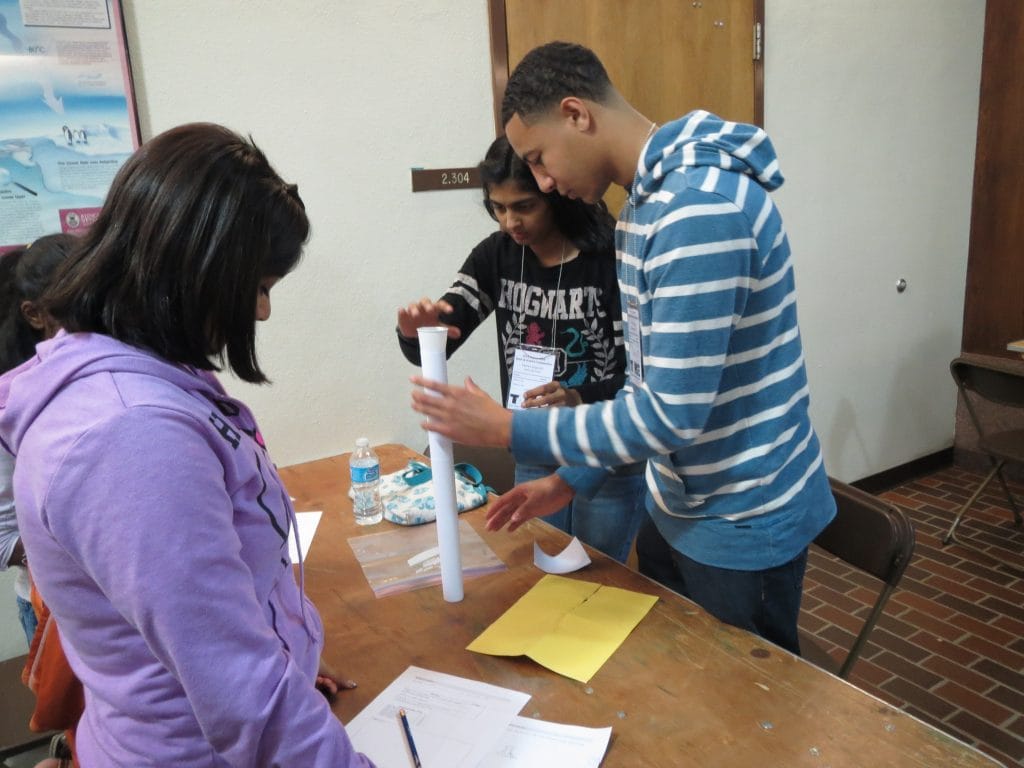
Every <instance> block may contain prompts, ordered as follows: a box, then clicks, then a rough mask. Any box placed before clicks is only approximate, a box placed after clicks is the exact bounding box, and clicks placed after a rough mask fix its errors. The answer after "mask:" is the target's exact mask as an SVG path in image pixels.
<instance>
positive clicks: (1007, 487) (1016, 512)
mask: <svg viewBox="0 0 1024 768" xmlns="http://www.w3.org/2000/svg"><path fill="white" fill-rule="evenodd" d="M999 482H1000V483H1002V484H1003V491H1004V492H1005V493H1006V498H1007V500H1008V501H1009V502H1010V509H1012V510H1013V524H1014V525H1016V526H1017V527H1020V525H1021V518H1020V509H1019V508H1018V507H1017V502H1016V501H1015V500H1014V498H1013V492H1012V491H1011V490H1010V484H1009V483H1007V482H1006V476H1005V475H1004V474H1003V470H1002V467H1001V466H1000V469H999Z"/></svg>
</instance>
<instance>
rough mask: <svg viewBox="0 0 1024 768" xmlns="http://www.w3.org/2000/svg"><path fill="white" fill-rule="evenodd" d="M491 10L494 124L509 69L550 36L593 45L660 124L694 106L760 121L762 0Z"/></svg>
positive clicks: (507, 1)
mask: <svg viewBox="0 0 1024 768" xmlns="http://www.w3.org/2000/svg"><path fill="white" fill-rule="evenodd" d="M490 14H491V55H492V60H493V65H494V91H495V121H496V123H497V130H498V132H501V131H502V130H503V128H504V127H503V126H502V125H501V124H500V122H501V120H500V105H501V96H502V94H503V93H504V90H505V83H506V82H507V80H508V73H509V72H511V71H512V69H514V68H515V65H516V64H517V63H518V62H519V61H520V59H522V58H523V56H524V55H525V54H526V53H527V52H528V51H530V50H531V49H532V48H534V47H536V46H538V45H542V44H543V43H547V42H551V41H552V40H565V41H568V42H574V43H580V44H582V45H585V46H587V47H588V48H590V49H591V50H593V51H594V52H595V53H596V54H597V55H598V57H599V58H600V59H601V61H602V63H604V65H605V68H606V69H607V70H608V75H609V77H610V78H611V80H612V83H613V84H614V85H615V87H616V88H618V90H619V91H620V92H621V93H622V94H623V96H625V97H626V99H627V100H628V101H629V102H630V103H632V104H633V106H635V107H636V108H637V109H638V110H640V112H642V113H643V114H644V115H646V116H647V117H649V118H651V119H652V120H654V121H656V122H658V123H659V124H660V123H664V122H667V121H669V120H674V119H675V118H677V117H680V116H681V115H684V114H686V113H687V112H689V111H691V110H693V109H706V110H708V111H710V112H714V113H715V114H717V115H719V116H721V117H723V118H726V119H728V120H735V121H738V122H746V123H757V124H760V123H761V122H762V121H763V100H762V93H763V91H762V87H761V84H762V71H763V70H762V58H763V57H761V56H760V47H761V46H760V44H759V41H760V40H763V34H762V33H761V30H763V21H764V0H491V2H490ZM755 25H756V26H755ZM755 49H756V50H755ZM623 199H624V193H623V192H622V191H621V190H619V189H618V187H613V188H612V190H610V194H609V196H608V197H607V198H606V201H607V202H608V205H609V208H610V209H611V210H612V211H613V212H615V211H617V210H618V209H619V207H620V206H621V203H622V201H623Z"/></svg>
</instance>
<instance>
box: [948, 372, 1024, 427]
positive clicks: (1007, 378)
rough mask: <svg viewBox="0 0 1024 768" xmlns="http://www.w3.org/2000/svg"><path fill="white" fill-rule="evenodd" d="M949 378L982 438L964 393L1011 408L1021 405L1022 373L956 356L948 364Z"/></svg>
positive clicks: (1023, 395) (1023, 403) (1023, 402)
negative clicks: (951, 378) (950, 374)
mask: <svg viewBox="0 0 1024 768" xmlns="http://www.w3.org/2000/svg"><path fill="white" fill-rule="evenodd" d="M949 371H950V373H952V374H953V381H955V382H956V386H957V389H959V391H960V393H961V394H962V395H963V396H964V404H965V405H966V406H967V412H968V414H970V417H971V422H972V423H973V424H974V428H975V429H976V430H978V435H979V436H980V437H982V438H984V436H985V434H986V430H985V429H984V426H983V424H982V422H981V420H980V419H979V418H978V414H977V411H975V409H974V402H973V400H972V398H971V397H968V395H967V393H968V392H971V393H974V394H975V395H976V396H977V397H979V398H981V399H982V400H987V401H989V402H992V403H996V404H998V405H1005V406H1010V407H1013V408H1024V375H1021V374H1020V373H1015V372H1014V371H1012V370H1008V369H1005V368H1000V367H998V366H996V365H994V364H989V363H984V362H981V361H975V360H966V359H964V358H962V357H958V358H956V359H955V360H954V361H953V362H952V363H950V364H949Z"/></svg>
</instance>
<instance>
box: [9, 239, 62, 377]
mask: <svg viewBox="0 0 1024 768" xmlns="http://www.w3.org/2000/svg"><path fill="white" fill-rule="evenodd" d="M74 244H75V238H74V237H73V236H72V235H65V234H59V235H46V236H45V237H40V238H39V239H38V240H36V241H35V242H34V243H32V244H31V245H30V246H28V247H26V248H18V249H15V250H13V251H10V252H9V253H7V254H5V255H4V256H2V257H0V372H3V371H9V370H10V369H11V368H15V367H17V366H19V365H21V364H22V363H23V362H25V361H26V360H28V359H29V358H30V357H32V355H33V353H34V352H35V348H36V344H38V343H39V342H40V341H42V340H43V336H44V333H43V331H42V330H40V329H38V328H34V327H33V326H32V325H31V323H29V321H28V318H26V317H25V315H24V313H23V312H22V311H21V304H22V302H24V301H30V302H32V303H33V304H35V303H37V302H38V301H39V297H40V296H42V294H43V291H44V290H45V289H46V286H47V285H48V284H49V283H50V280H51V278H52V277H53V275H54V273H55V272H56V271H57V268H58V267H59V266H60V265H61V264H62V263H63V262H64V261H65V259H67V257H68V254H69V253H70V252H71V249H72V247H73V246H74Z"/></svg>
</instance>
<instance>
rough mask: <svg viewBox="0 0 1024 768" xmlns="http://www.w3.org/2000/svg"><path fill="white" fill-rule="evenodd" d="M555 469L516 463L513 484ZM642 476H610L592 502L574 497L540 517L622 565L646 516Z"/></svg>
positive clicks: (548, 473)
mask: <svg viewBox="0 0 1024 768" xmlns="http://www.w3.org/2000/svg"><path fill="white" fill-rule="evenodd" d="M556 469H557V467H546V466H540V465H536V464H516V485H519V483H525V482H526V481H528V480H536V479H538V478H541V477H547V476H548V475H550V474H551V473H552V472H554V471H555V470H556ZM646 488H647V486H646V483H645V482H644V474H643V472H640V473H638V474H635V475H610V476H609V477H608V479H607V480H606V481H605V482H604V485H602V486H601V488H600V489H599V490H598V492H597V493H595V494H594V497H593V498H592V499H582V498H576V499H573V500H572V503H570V504H569V505H568V506H566V507H563V508H562V509H560V510H558V511H557V512H553V513H552V514H550V515H546V516H545V517H543V518H541V519H542V520H544V521H545V522H547V523H551V525H553V526H555V527H556V528H558V529H559V530H562V531H565V532H566V533H568V534H569V535H571V536H576V537H577V538H578V539H579V540H580V541H582V542H583V543H584V544H589V545H590V546H592V547H594V548H595V549H599V550H601V551H602V552H604V553H605V554H606V555H608V556H609V557H614V558H615V559H616V560H618V561H619V562H620V563H624V562H626V558H627V557H629V550H630V548H631V547H632V546H633V539H634V538H636V533H637V531H638V530H639V529H640V524H641V523H642V522H643V521H644V519H645V518H646V517H647V509H646V508H645V507H644V495H645V493H646Z"/></svg>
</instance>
